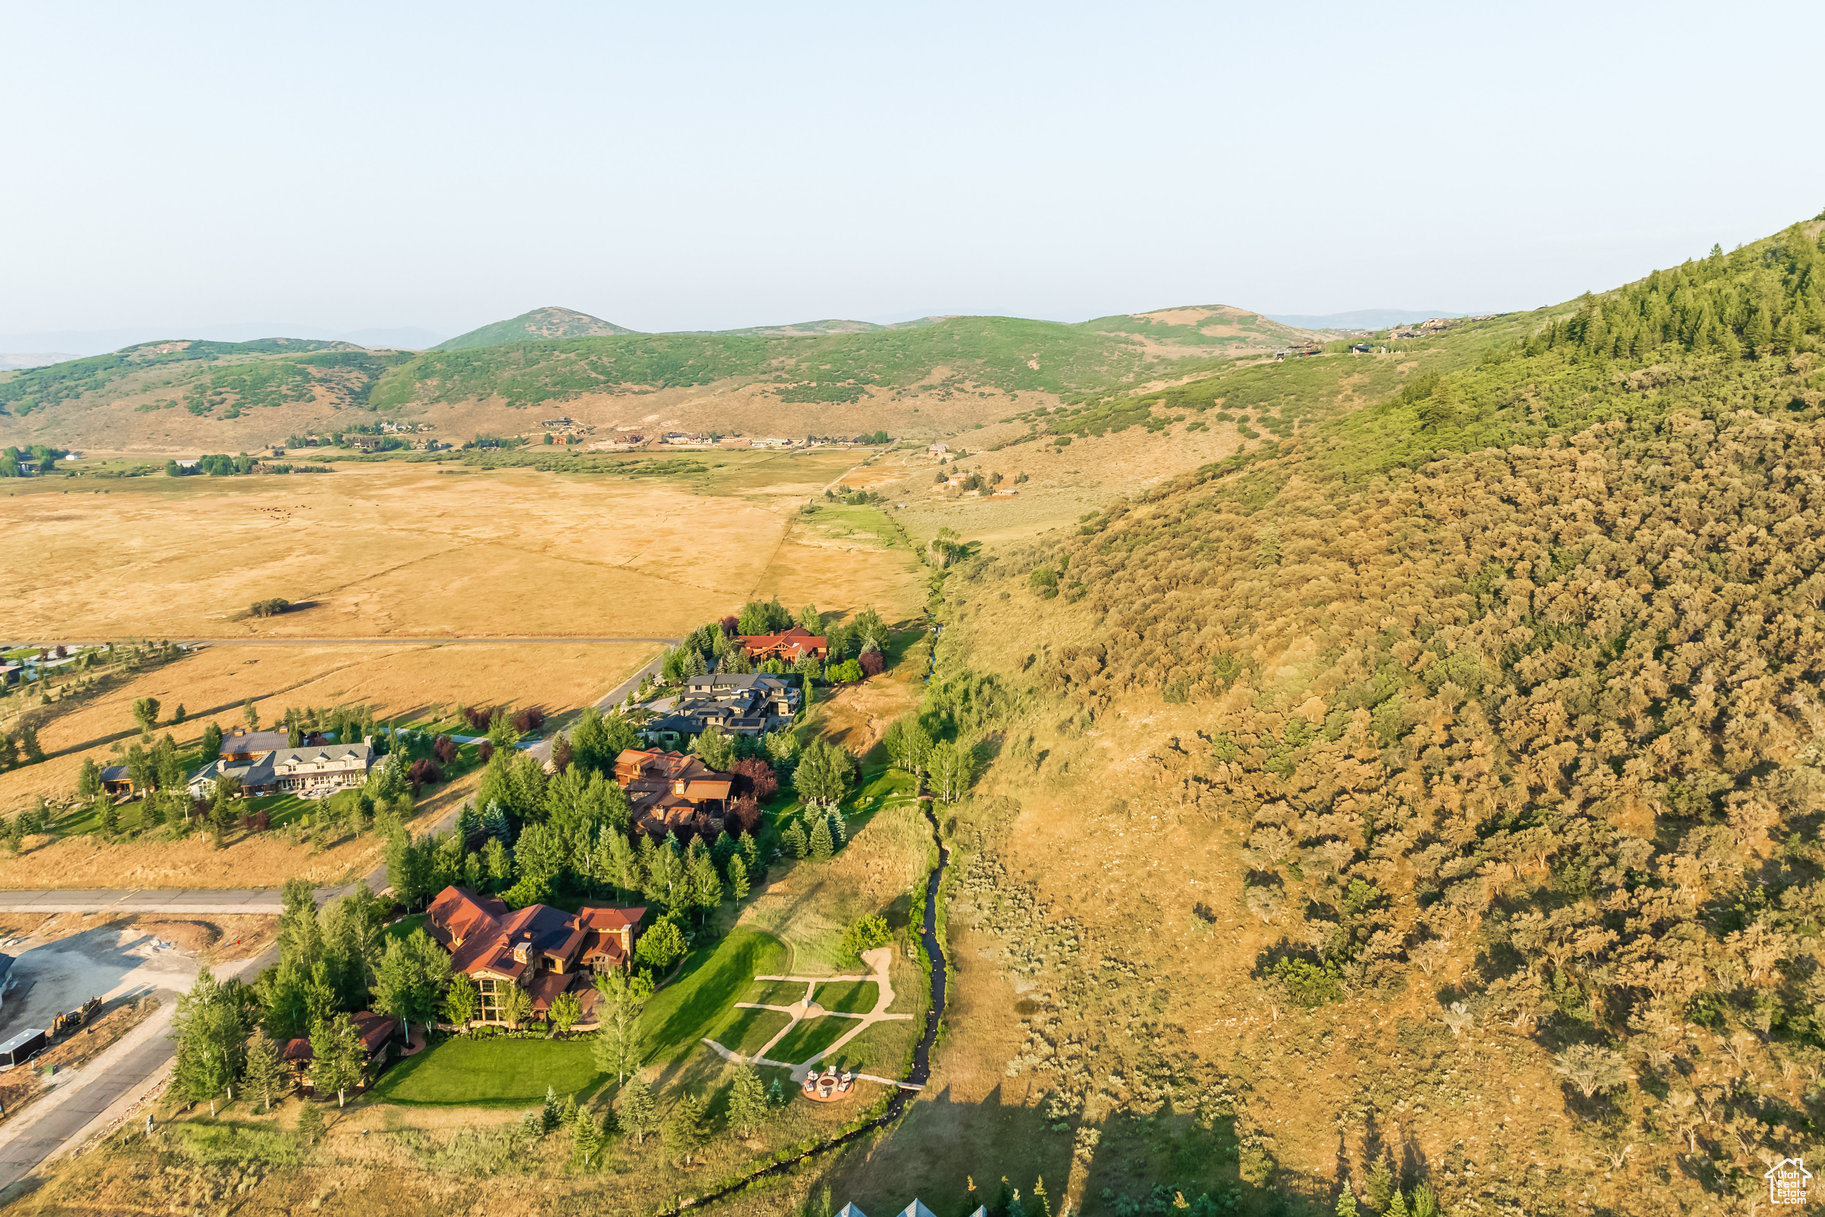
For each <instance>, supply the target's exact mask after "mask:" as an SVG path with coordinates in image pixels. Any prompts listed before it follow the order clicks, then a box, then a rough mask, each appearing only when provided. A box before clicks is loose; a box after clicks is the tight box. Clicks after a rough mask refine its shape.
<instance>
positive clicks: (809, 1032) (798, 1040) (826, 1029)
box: [767, 1017, 859, 1065]
mask: <svg viewBox="0 0 1825 1217" xmlns="http://www.w3.org/2000/svg"><path fill="white" fill-rule="evenodd" d="M856 1025H857V1024H856V1020H855V1019H853V1018H828V1017H826V1018H808V1019H805V1020H804V1021H802V1022H800V1023H799V1025H798V1026H796V1027H794V1028H792V1030H790V1031H788V1032H787V1033H786V1037H785V1038H784V1039H782V1040H780V1042H779V1043H777V1044H775V1045H774V1046H773V1051H771V1052H769V1053H767V1058H768V1059H769V1060H774V1061H784V1062H786V1063H787V1064H788V1065H797V1064H799V1063H801V1062H803V1061H804V1060H806V1059H807V1058H809V1057H811V1056H813V1055H815V1054H817V1053H819V1052H822V1051H823V1050H824V1049H826V1048H828V1047H830V1045H832V1044H834V1043H836V1042H837V1041H838V1040H839V1039H841V1038H843V1035H844V1034H845V1033H846V1032H849V1031H853V1030H855V1028H856ZM858 1038H859V1037H858Z"/></svg>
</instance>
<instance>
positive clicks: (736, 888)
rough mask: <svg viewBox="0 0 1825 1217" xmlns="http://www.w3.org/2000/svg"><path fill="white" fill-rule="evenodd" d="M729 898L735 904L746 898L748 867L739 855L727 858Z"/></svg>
mask: <svg viewBox="0 0 1825 1217" xmlns="http://www.w3.org/2000/svg"><path fill="white" fill-rule="evenodd" d="M729 898H730V899H731V900H733V901H734V902H735V903H736V904H740V903H741V902H742V901H744V900H746V899H747V898H748V868H747V866H746V864H744V863H743V862H742V860H741V858H740V857H739V856H737V857H734V858H730V859H729Z"/></svg>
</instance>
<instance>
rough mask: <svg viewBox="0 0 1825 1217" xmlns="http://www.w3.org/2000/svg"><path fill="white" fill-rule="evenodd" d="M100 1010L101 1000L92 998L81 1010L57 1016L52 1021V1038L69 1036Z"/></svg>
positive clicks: (83, 1004) (84, 1003)
mask: <svg viewBox="0 0 1825 1217" xmlns="http://www.w3.org/2000/svg"><path fill="white" fill-rule="evenodd" d="M100 1009H101V998H99V997H91V998H90V999H89V1000H88V1001H86V1002H83V1003H82V1005H81V1007H80V1008H78V1009H75V1010H72V1011H70V1012H69V1013H68V1014H59V1015H57V1016H56V1017H55V1018H53V1019H52V1020H51V1038H52V1039H57V1038H58V1037H59V1036H64V1035H68V1034H69V1033H70V1032H72V1031H74V1030H76V1029H77V1028H78V1027H80V1026H82V1025H83V1024H84V1023H86V1022H88V1021H89V1020H90V1019H92V1018H94V1017H95V1012H96V1011H98V1010H100Z"/></svg>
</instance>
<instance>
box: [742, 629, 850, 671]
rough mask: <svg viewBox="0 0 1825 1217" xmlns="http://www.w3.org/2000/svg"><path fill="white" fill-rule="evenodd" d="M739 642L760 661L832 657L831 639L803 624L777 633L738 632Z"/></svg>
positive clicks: (792, 661) (753, 658) (792, 660)
mask: <svg viewBox="0 0 1825 1217" xmlns="http://www.w3.org/2000/svg"><path fill="white" fill-rule="evenodd" d="M735 640H736V641H737V642H739V643H741V645H742V649H743V650H745V651H746V652H747V653H748V658H749V659H752V660H754V661H755V662H756V663H759V662H761V661H763V660H767V659H777V660H779V661H780V662H781V663H789V664H790V663H797V662H798V661H799V660H801V659H819V660H822V659H828V658H829V657H830V640H829V639H828V638H826V637H825V636H824V635H822V634H813V633H812V632H811V631H810V630H808V629H806V628H805V627H804V626H802V625H795V626H792V627H791V628H790V629H785V630H781V631H780V632H779V633H777V634H738V635H736V639H735Z"/></svg>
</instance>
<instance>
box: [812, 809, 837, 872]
mask: <svg viewBox="0 0 1825 1217" xmlns="http://www.w3.org/2000/svg"><path fill="white" fill-rule="evenodd" d="M807 845H808V848H809V850H810V854H811V857H812V859H813V860H815V861H818V862H828V861H829V860H830V857H831V855H832V854H834V853H836V842H835V841H833V840H831V837H830V820H829V818H828V817H825V816H820V817H818V821H817V824H816V825H814V826H813V827H812V829H811V839H810V841H809V842H808V843H807Z"/></svg>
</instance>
